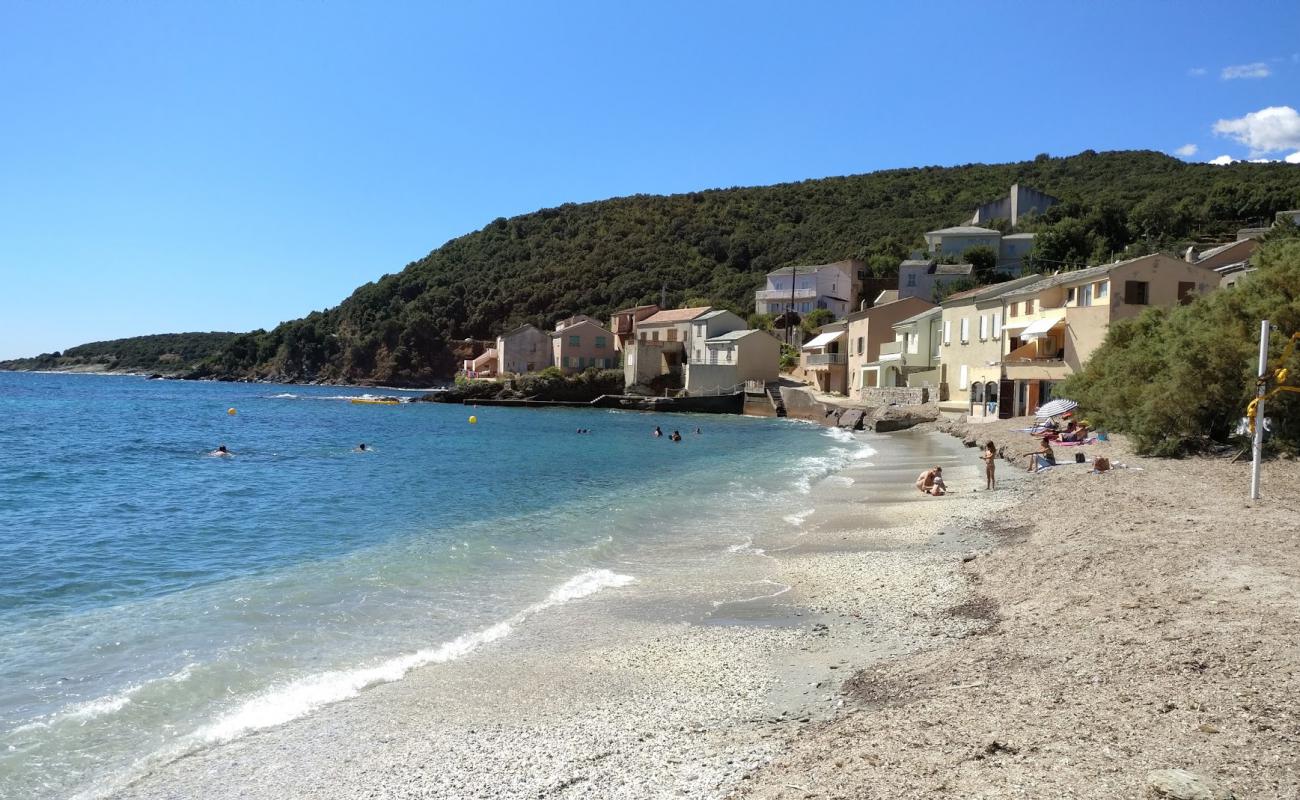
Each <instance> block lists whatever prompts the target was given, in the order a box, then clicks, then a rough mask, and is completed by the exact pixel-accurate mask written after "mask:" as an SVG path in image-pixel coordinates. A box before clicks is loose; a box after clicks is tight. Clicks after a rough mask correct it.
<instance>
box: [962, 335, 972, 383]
mask: <svg viewBox="0 0 1300 800" xmlns="http://www.w3.org/2000/svg"><path fill="white" fill-rule="evenodd" d="M969 341H970V317H962V318H961V343H962V344H966V343H967V342H969ZM962 388H963V389H964V388H966V387H965V386H963V387H962Z"/></svg>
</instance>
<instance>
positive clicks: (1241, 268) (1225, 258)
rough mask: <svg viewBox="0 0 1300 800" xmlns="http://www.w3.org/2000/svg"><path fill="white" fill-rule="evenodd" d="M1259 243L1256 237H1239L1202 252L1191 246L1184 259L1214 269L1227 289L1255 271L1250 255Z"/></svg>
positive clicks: (1221, 287)
mask: <svg viewBox="0 0 1300 800" xmlns="http://www.w3.org/2000/svg"><path fill="white" fill-rule="evenodd" d="M1258 244H1259V243H1258V242H1257V241H1255V240H1254V239H1238V240H1237V241H1235V242H1232V243H1230V244H1223V245H1219V246H1218V247H1212V248H1210V249H1208V250H1203V251H1201V252H1200V253H1197V252H1196V250H1195V249H1194V248H1191V247H1189V248H1187V256H1186V258H1185V259H1184V260H1185V261H1188V262H1189V263H1192V264H1197V265H1200V266H1202V267H1209V268H1210V269H1212V270H1214V271H1215V272H1216V273H1217V274H1218V276H1219V288H1220V289H1226V288H1228V287H1229V286H1236V285H1237V283H1238V281H1240V280H1241V279H1242V278H1244V277H1245V276H1246V275H1247V274H1249V273H1251V272H1253V271H1254V267H1252V266H1251V265H1250V257H1251V255H1252V254H1253V253H1254V252H1255V248H1256V247H1257V246H1258Z"/></svg>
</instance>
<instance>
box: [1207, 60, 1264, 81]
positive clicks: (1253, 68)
mask: <svg viewBox="0 0 1300 800" xmlns="http://www.w3.org/2000/svg"><path fill="white" fill-rule="evenodd" d="M1272 74H1273V70H1271V69H1269V68H1268V64H1265V63H1264V62H1263V61H1256V62H1255V63H1253V64H1237V65H1235V66H1231V67H1224V68H1223V71H1222V72H1220V73H1219V75H1220V77H1222V78H1223V79H1224V80H1225V81H1232V80H1237V79H1238V78H1267V77H1268V76H1269V75H1272Z"/></svg>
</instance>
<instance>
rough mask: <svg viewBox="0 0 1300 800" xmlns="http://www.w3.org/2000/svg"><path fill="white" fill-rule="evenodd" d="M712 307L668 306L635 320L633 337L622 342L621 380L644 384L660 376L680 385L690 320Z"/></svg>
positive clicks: (629, 384)
mask: <svg viewBox="0 0 1300 800" xmlns="http://www.w3.org/2000/svg"><path fill="white" fill-rule="evenodd" d="M712 310H713V309H712V308H710V307H709V306H698V307H696V308H672V309H664V310H660V311H656V312H655V313H654V314H651V315H650V316H648V317H646V318H644V319H641V320H638V321H637V322H636V325H635V328H634V332H635V334H636V339H635V341H628V342H625V343H624V345H623V382H624V384H625V385H626V386H627V387H628V388H631V387H633V386H646V385H648V384H649V383H650V382H651V381H654V380H656V379H658V378H660V376H666V379H665V380H666V383H667V384H668V385H670V386H673V387H677V388H680V387H681V386H682V385H683V383H682V382H683V379H684V377H685V369H684V368H685V366H686V358H687V353H688V348H689V347H690V339H691V321H692V320H694V319H695V318H696V317H700V316H703V315H704V314H707V313H709V312H710V311H712Z"/></svg>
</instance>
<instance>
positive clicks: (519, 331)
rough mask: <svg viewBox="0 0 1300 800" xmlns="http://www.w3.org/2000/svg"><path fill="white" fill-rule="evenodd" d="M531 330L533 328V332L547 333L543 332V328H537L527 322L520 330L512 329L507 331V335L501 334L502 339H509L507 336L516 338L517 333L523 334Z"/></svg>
mask: <svg viewBox="0 0 1300 800" xmlns="http://www.w3.org/2000/svg"><path fill="white" fill-rule="evenodd" d="M529 328H532V329H533V330H535V331H537V332H538V333H545V331H543V330H542V329H541V328H539V327H537V326H536V325H534V324H533V323H531V322H525V323H524V324H523V325H520V326H519V327H518V328H511V329H510V330H508V331H506V332H505V333H503V334H501V338H503V339H504V338H505V337H507V336H514V335H515V334H516V333H523V332H524V331H526V330H528V329H529Z"/></svg>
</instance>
